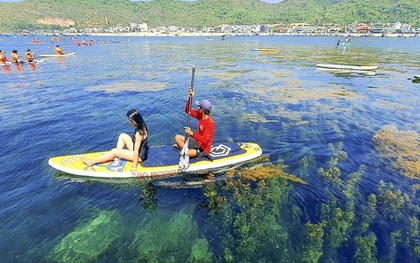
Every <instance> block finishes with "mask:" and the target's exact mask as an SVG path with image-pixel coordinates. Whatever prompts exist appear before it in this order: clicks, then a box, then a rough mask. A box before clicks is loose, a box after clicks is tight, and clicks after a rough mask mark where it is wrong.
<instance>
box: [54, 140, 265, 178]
mask: <svg viewBox="0 0 420 263" xmlns="http://www.w3.org/2000/svg"><path fill="white" fill-rule="evenodd" d="M102 154H104V152H95V153H84V154H77V155H67V156H58V157H52V158H50V159H49V160H48V164H49V165H50V166H52V167H53V168H55V169H57V170H59V171H62V172H65V173H68V174H73V175H78V176H87V177H96V178H136V177H137V178H142V179H161V178H167V177H171V176H175V175H177V174H179V173H181V172H183V173H194V174H200V173H206V172H217V171H218V170H223V169H224V168H226V167H229V166H235V165H238V164H239V163H243V162H246V161H249V160H252V159H254V158H257V157H259V156H261V154H262V149H261V147H260V146H259V145H258V144H256V143H219V144H215V146H213V147H212V150H211V153H210V157H211V158H212V159H213V161H210V160H209V159H208V158H206V157H203V158H192V159H190V166H189V168H188V169H187V170H185V171H181V169H180V168H179V165H178V161H179V149H177V148H175V147H173V146H170V145H167V146H160V147H150V150H149V156H148V159H147V160H146V161H145V162H142V163H141V166H138V167H137V174H135V175H133V174H132V173H131V167H132V162H130V161H126V160H124V159H119V160H118V161H112V162H107V163H102V164H96V165H93V166H87V165H85V164H84V163H83V162H82V160H81V157H82V156H84V157H86V158H89V159H94V158H97V157H98V156H101V155H102Z"/></svg>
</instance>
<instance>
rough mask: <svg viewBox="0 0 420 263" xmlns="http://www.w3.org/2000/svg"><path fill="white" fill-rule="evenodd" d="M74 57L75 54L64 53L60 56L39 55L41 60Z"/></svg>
mask: <svg viewBox="0 0 420 263" xmlns="http://www.w3.org/2000/svg"><path fill="white" fill-rule="evenodd" d="M73 55H76V52H70V53H65V54H62V55H57V54H41V55H39V56H40V57H41V58H56V57H57V58H61V57H68V56H73Z"/></svg>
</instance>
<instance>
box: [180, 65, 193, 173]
mask: <svg viewBox="0 0 420 263" xmlns="http://www.w3.org/2000/svg"><path fill="white" fill-rule="evenodd" d="M194 76H195V66H193V67H192V72H191V86H190V88H191V89H192V90H194ZM188 89H189V88H188ZM191 104H192V97H190V96H189V97H188V106H189V107H188V118H187V127H188V128H189V127H190V119H191ZM189 142H190V137H189V134H188V133H186V134H185V140H184V146H183V147H182V149H181V152H180V156H179V167H180V168H181V170H183V171H185V170H187V169H188V167H190V157H189V149H188V144H189Z"/></svg>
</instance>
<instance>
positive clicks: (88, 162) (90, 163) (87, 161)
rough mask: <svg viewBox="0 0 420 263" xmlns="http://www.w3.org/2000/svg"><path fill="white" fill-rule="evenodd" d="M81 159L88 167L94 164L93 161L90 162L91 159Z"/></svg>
mask: <svg viewBox="0 0 420 263" xmlns="http://www.w3.org/2000/svg"><path fill="white" fill-rule="evenodd" d="M81 159H82V162H83V163H84V164H86V165H87V166H92V165H93V164H94V163H93V161H92V160H90V159H88V158H86V157H82V158H81Z"/></svg>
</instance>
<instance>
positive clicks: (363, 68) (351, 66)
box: [316, 64, 378, 71]
mask: <svg viewBox="0 0 420 263" xmlns="http://www.w3.org/2000/svg"><path fill="white" fill-rule="evenodd" d="M316 66H317V67H318V68H328V69H343V70H361V71H363V70H376V69H378V66H354V65H339V64H316Z"/></svg>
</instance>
